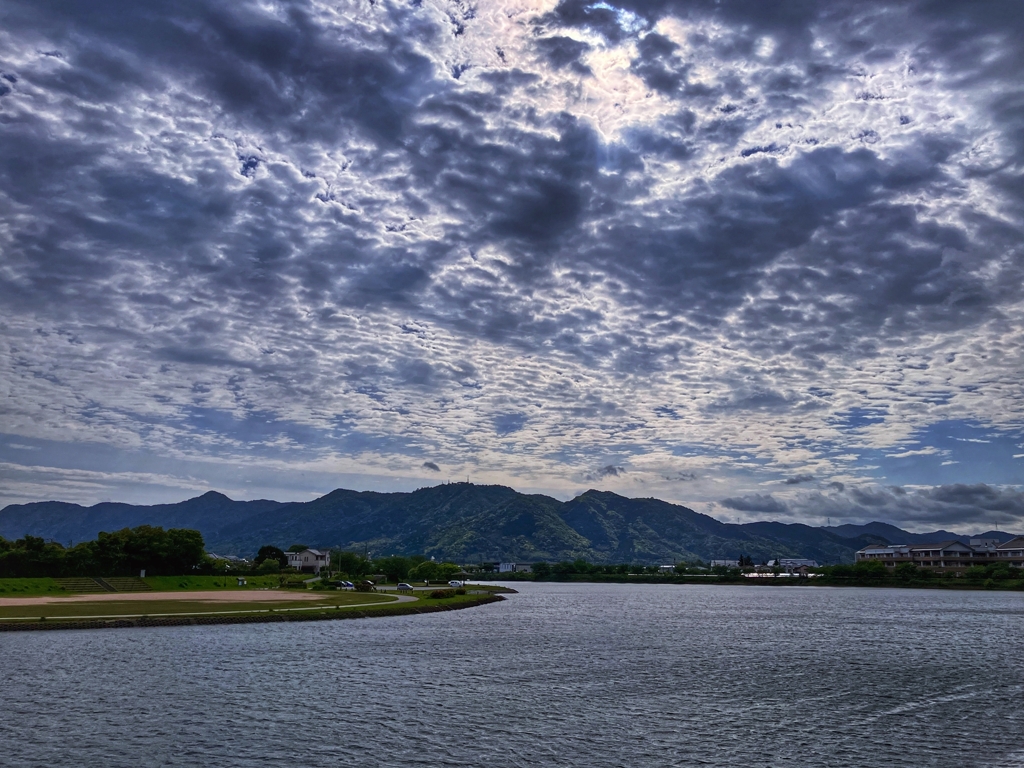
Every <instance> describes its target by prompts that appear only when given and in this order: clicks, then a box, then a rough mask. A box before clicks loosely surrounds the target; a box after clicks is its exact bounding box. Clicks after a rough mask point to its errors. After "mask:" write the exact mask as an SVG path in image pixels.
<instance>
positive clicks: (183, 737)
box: [0, 583, 1024, 768]
mask: <svg viewBox="0 0 1024 768" xmlns="http://www.w3.org/2000/svg"><path fill="white" fill-rule="evenodd" d="M516 587H517V588H518V589H520V590H521V593H520V594H518V595H511V596H509V599H508V600H506V601H505V602H504V603H500V604H495V605H489V606H484V607H482V608H474V609H471V610H466V611H458V612H453V613H447V614H432V615H425V616H409V617H401V618H387V619H362V620H349V621H323V622H310V623H298V624H255V625H241V626H230V625H228V626H209V627H166V628H155V629H129V630H95V631H76V632H26V633H5V634H2V635H0V672H2V674H0V705H2V707H0V765H3V766H54V765H68V766H104V767H106V766H133V767H134V766H163V765H168V766H179V765H180V766H218V767H219V766H292V765H294V766H302V767H305V766H360V767H361V766H367V767H370V766H424V767H427V766H430V767H434V766H438V767H440V766H467V768H468V767H470V766H471V767H472V768H485V767H486V768H503V767H504V766H587V767H588V768H589V767H591V766H628V767H630V768H646V767H647V766H697V765H713V766H801V767H806V766H880V765H899V766H1022V765H1024V593H1022V594H1005V593H1004V594H1000V593H993V592H940V591H924V590H896V589H892V590H886V589H875V590H872V589H831V588H817V587H815V588H810V587H804V588H800V587H788V588H787V587H731V586H660V585H659V586H655V585H637V586H632V585H591V584H529V583H527V584H519V585H516Z"/></svg>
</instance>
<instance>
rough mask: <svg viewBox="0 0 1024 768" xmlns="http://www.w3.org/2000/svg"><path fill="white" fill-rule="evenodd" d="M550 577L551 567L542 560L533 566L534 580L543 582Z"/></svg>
mask: <svg viewBox="0 0 1024 768" xmlns="http://www.w3.org/2000/svg"><path fill="white" fill-rule="evenodd" d="M550 575H551V565H550V564H548V563H546V562H544V561H543V560H542V561H541V562H539V563H534V564H533V577H534V578H535V579H540V580H544V579H546V578H548V577H549V576H550Z"/></svg>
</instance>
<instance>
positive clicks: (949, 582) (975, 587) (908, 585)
mask: <svg viewBox="0 0 1024 768" xmlns="http://www.w3.org/2000/svg"><path fill="white" fill-rule="evenodd" d="M476 578H477V580H478V581H479V582H480V583H484V584H487V583H494V582H505V583H509V584H514V583H517V582H530V583H534V584H666V585H708V586H723V585H732V586H742V585H749V586H766V587H871V588H878V589H940V590H950V591H969V592H1024V574H1022V579H1021V580H1017V579H1013V580H1011V585H1010V586H1003V585H1001V584H1000V583H999V581H994V582H993V583H992V584H991V585H986V583H985V582H982V581H974V580H970V581H968V580H965V579H941V578H934V579H927V580H925V579H915V580H910V581H900V580H897V579H893V578H889V579H884V580H883V579H864V580H857V579H836V578H832V579H826V578H818V579H803V578H780V579H769V578H764V579H747V578H743V577H742V576H740V577H734V576H711V575H709V576H692V575H691V576H681V577H674V578H658V577H657V576H650V577H647V576H641V577H639V578H629V579H625V578H616V577H614V576H612V577H606V578H598V579H595V578H574V577H569V578H561V579H552V578H546V579H526V578H501V579H493V580H492V579H481V578H479V577H476ZM964 582H966V583H964Z"/></svg>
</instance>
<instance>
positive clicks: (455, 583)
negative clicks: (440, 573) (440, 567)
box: [448, 581, 462, 587]
mask: <svg viewBox="0 0 1024 768" xmlns="http://www.w3.org/2000/svg"><path fill="white" fill-rule="evenodd" d="M448 586H449V587H461V586H462V582H461V581H449V582H448Z"/></svg>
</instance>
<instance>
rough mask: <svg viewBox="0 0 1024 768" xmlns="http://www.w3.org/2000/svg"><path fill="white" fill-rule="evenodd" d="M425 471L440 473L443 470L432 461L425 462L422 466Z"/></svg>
mask: <svg viewBox="0 0 1024 768" xmlns="http://www.w3.org/2000/svg"><path fill="white" fill-rule="evenodd" d="M420 466H421V467H423V469H429V470H430V471H431V472H440V471H441V468H440V467H439V466H437V464H435V463H434V462H432V461H424V462H423V463H422V464H421V465H420Z"/></svg>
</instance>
